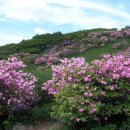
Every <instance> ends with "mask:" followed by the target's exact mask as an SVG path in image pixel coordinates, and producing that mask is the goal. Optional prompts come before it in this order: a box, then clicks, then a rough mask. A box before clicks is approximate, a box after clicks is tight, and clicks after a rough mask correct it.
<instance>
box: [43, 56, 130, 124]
mask: <svg viewBox="0 0 130 130" xmlns="http://www.w3.org/2000/svg"><path fill="white" fill-rule="evenodd" d="M52 69H53V75H52V79H51V80H49V81H47V82H46V83H44V84H43V87H42V88H43V89H44V90H47V91H48V93H49V94H54V96H55V105H54V106H53V112H52V116H53V117H54V118H56V119H60V120H63V121H64V122H67V123H81V122H89V121H91V120H94V121H97V122H100V123H102V124H107V123H109V122H112V123H114V122H115V121H116V120H118V121H117V122H118V123H119V117H120V116H123V117H127V115H128V113H129V112H130V105H129V101H130V84H129V81H130V80H129V79H130V59H125V57H124V56H122V55H116V56H110V55H109V54H106V55H104V56H103V58H102V59H100V60H95V61H93V62H91V63H90V64H87V63H85V59H84V58H72V59H64V60H62V61H61V64H60V65H58V66H53V68H52ZM120 119H121V118H120Z"/></svg>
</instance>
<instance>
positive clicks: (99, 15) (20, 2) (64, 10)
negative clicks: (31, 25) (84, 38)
mask: <svg viewBox="0 0 130 130" xmlns="http://www.w3.org/2000/svg"><path fill="white" fill-rule="evenodd" d="M1 1H2V2H1V4H0V15H2V16H4V18H7V19H12V20H18V21H22V22H39V23H46V24H49V23H50V24H51V23H53V24H56V25H64V24H71V25H73V26H78V27H80V28H81V29H88V28H96V27H107V28H113V27H118V28H119V27H123V26H125V25H127V24H128V23H129V21H130V15H129V13H128V12H126V11H124V10H123V5H121V4H119V5H116V6H111V5H110V4H108V3H103V2H101V1H100V2H99V1H98V2H97V1H96V0H1ZM119 7H120V8H119ZM92 12H95V14H93V13H92ZM115 17H116V18H115ZM118 18H119V19H118ZM34 32H35V33H38V34H41V33H46V32H48V31H47V30H44V29H41V28H35V29H34Z"/></svg>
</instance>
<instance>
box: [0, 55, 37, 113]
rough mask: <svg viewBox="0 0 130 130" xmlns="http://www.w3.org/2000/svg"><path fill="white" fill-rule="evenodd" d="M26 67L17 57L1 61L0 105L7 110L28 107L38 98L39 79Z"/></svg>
mask: <svg viewBox="0 0 130 130" xmlns="http://www.w3.org/2000/svg"><path fill="white" fill-rule="evenodd" d="M24 68H25V65H24V64H23V63H22V61H19V60H18V59H17V58H16V57H13V58H9V59H8V60H1V61H0V106H1V107H2V106H3V108H4V109H6V110H7V111H8V110H9V111H10V110H11V111H12V110H21V109H26V108H28V107H29V106H30V105H31V104H33V103H34V102H35V101H36V100H37V95H36V93H35V91H34V89H35V87H36V84H35V83H36V81H37V79H36V78H35V77H34V76H33V75H32V74H31V73H25V72H23V69H24Z"/></svg>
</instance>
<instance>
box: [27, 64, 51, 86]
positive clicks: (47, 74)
mask: <svg viewBox="0 0 130 130" xmlns="http://www.w3.org/2000/svg"><path fill="white" fill-rule="evenodd" d="M42 67H43V66H40V65H35V64H29V65H27V67H26V68H25V71H26V72H31V73H32V74H33V75H34V76H36V77H37V79H38V84H39V85H42V83H44V82H46V81H47V80H49V79H50V78H51V68H50V67H49V68H45V69H44V68H42Z"/></svg>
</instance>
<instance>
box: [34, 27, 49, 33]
mask: <svg viewBox="0 0 130 130" xmlns="http://www.w3.org/2000/svg"><path fill="white" fill-rule="evenodd" d="M33 31H34V33H36V34H45V33H51V31H48V30H45V29H43V28H39V27H37V28H34V30H33Z"/></svg>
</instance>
